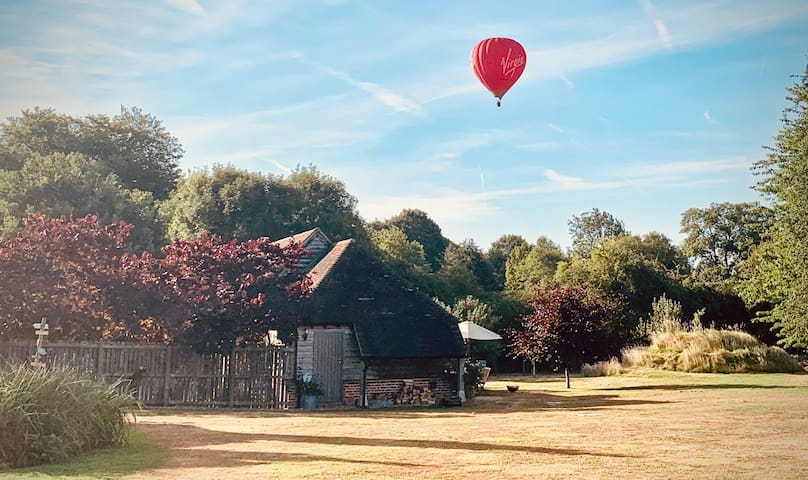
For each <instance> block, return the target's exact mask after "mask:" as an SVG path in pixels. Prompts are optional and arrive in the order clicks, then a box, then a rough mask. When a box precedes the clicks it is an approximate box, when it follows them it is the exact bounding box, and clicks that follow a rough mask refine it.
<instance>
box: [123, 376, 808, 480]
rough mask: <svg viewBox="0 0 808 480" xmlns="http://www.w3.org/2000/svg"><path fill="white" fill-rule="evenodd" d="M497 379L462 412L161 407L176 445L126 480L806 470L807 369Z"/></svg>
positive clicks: (143, 425) (157, 421)
mask: <svg viewBox="0 0 808 480" xmlns="http://www.w3.org/2000/svg"><path fill="white" fill-rule="evenodd" d="M506 383H507V384H511V383H515V382H514V381H497V380H496V379H494V380H493V381H490V382H489V383H488V384H487V386H488V391H487V392H486V393H485V394H484V395H482V396H480V397H479V398H478V399H476V400H475V401H474V402H473V403H472V404H471V405H468V406H465V407H462V408H451V409H439V410H438V409H435V410H420V409H396V410H371V411H359V410H347V411H335V412H315V413H307V412H281V413H272V412H244V411H235V412H233V411H231V412H221V411H214V412H193V411H192V412H174V411H164V412H153V413H149V414H146V415H142V416H141V417H140V418H139V420H138V428H139V429H141V430H143V431H145V432H146V433H147V434H149V435H150V436H151V437H152V438H154V439H155V440H156V441H157V442H160V444H162V445H166V446H168V448H170V456H169V461H168V463H167V464H166V465H164V466H162V467H161V468H158V469H155V470H152V471H145V472H141V473H139V474H136V475H132V476H129V477H126V478H127V480H146V479H149V480H151V479H157V478H166V479H168V478H170V479H188V480H205V479H215V480H225V479H243V478H250V479H264V478H362V479H367V478H408V479H410V478H481V479H482V478H508V479H519V478H578V479H580V478H594V479H597V478H603V479H613V478H649V479H653V478H659V479H666V480H670V479H674V478H733V479H734V478H763V477H765V478H799V476H800V475H803V474H804V461H805V460H804V459H805V458H808V376H805V375H803V376H797V375H791V376H788V375H758V376H754V375H752V376H750V375H740V376H731V375H723V376H709V375H708V376H705V375H678V376H661V377H655V376H651V377H641V376H633V377H602V378H588V379H573V389H572V390H570V391H567V390H566V389H564V388H563V383H562V382H561V381H560V380H558V379H550V380H548V379H544V381H537V382H532V383H521V384H520V389H519V391H518V392H516V393H513V394H511V393H509V392H507V391H506V390H505V385H506Z"/></svg>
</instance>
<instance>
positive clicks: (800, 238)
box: [741, 68, 808, 348]
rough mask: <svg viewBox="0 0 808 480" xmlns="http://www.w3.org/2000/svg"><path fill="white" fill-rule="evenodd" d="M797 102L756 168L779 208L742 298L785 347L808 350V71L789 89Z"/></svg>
mask: <svg viewBox="0 0 808 480" xmlns="http://www.w3.org/2000/svg"><path fill="white" fill-rule="evenodd" d="M787 91H788V96H787V100H788V101H789V102H790V103H791V104H790V105H789V106H788V107H787V108H786V109H785V111H784V113H783V119H782V126H781V128H780V131H779V133H778V134H777V136H776V137H775V139H774V146H773V147H771V148H769V154H768V156H767V157H766V158H765V159H763V160H761V161H759V162H757V163H756V164H755V171H756V173H757V174H758V175H760V176H761V177H762V179H761V180H760V182H759V183H758V186H757V188H758V189H759V190H760V191H761V192H763V193H764V194H766V195H768V196H769V198H770V199H771V200H772V201H773V203H774V207H773V210H774V222H773V224H772V226H771V228H770V230H769V236H768V240H767V241H766V242H764V243H762V244H761V245H760V246H758V247H757V248H756V249H755V250H754V252H753V253H752V255H751V258H750V259H749V261H748V263H749V265H748V268H745V269H744V270H745V271H744V273H743V276H744V280H743V282H742V285H741V294H742V296H743V297H744V299H745V300H746V301H747V302H748V303H750V304H757V305H761V306H763V308H764V309H765V310H764V311H763V312H762V315H761V319H762V320H765V321H768V322H771V323H773V325H774V327H775V329H776V330H777V332H778V335H780V337H781V340H780V341H781V343H782V344H783V345H786V346H792V347H798V348H806V347H808V253H806V252H808V68H806V70H805V71H804V72H803V74H802V75H800V76H799V77H798V78H797V81H796V82H795V84H794V85H793V86H792V87H789V88H788V89H787Z"/></svg>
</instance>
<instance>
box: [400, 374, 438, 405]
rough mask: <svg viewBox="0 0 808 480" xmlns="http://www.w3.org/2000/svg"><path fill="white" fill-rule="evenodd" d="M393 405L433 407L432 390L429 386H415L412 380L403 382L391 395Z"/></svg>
mask: <svg viewBox="0 0 808 480" xmlns="http://www.w3.org/2000/svg"><path fill="white" fill-rule="evenodd" d="M392 400H393V404H394V405H434V404H435V399H434V398H433V397H432V390H431V389H430V388H429V386H427V385H425V386H422V387H420V386H417V385H415V382H413V381H412V380H404V384H403V385H402V386H401V388H400V389H399V390H398V392H396V393H394V394H393V398H392Z"/></svg>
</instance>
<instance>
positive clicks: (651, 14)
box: [642, 0, 673, 50]
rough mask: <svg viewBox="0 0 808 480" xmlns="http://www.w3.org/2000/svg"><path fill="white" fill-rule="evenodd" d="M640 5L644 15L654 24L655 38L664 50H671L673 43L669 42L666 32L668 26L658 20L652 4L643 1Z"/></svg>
mask: <svg viewBox="0 0 808 480" xmlns="http://www.w3.org/2000/svg"><path fill="white" fill-rule="evenodd" d="M642 4H643V10H645V14H646V15H647V16H648V18H650V19H651V21H652V22H653V23H654V27H655V28H656V31H657V36H658V37H659V41H660V42H661V43H662V45H663V46H664V47H665V48H667V49H668V50H672V49H673V41H672V40H671V35H670V33H669V32H668V26H667V25H665V23H664V22H662V20H661V19H660V18H659V15H657V10H656V7H654V4H653V3H651V0H643V2H642Z"/></svg>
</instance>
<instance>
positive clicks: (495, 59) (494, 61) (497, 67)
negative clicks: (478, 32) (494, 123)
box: [471, 37, 527, 105]
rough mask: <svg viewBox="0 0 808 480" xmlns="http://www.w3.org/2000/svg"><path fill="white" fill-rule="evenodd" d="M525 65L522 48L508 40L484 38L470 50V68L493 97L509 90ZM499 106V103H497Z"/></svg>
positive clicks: (515, 42)
mask: <svg viewBox="0 0 808 480" xmlns="http://www.w3.org/2000/svg"><path fill="white" fill-rule="evenodd" d="M526 63H527V54H526V53H525V49H524V47H522V45H520V44H519V42H517V41H516V40H511V39H510V38H501V37H494V38H486V39H485V40H480V42H479V43H477V45H475V46H474V48H473V49H472V50H471V66H472V68H473V69H474V74H475V75H477V78H479V79H480V82H482V84H483V85H484V86H485V88H487V89H488V90H489V91H490V92H491V93H492V94H494V96H495V97H497V98H498V99H502V96H503V95H505V93H506V92H507V91H508V90H510V88H511V87H512V86H513V84H514V83H516V81H517V80H519V77H520V76H522V72H524V71H525V64H526ZM497 105H499V102H497Z"/></svg>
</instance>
